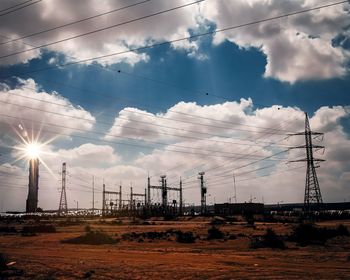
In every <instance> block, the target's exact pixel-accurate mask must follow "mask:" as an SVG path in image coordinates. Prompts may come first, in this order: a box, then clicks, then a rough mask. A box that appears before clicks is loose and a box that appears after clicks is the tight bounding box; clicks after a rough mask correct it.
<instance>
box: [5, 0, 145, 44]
mask: <svg viewBox="0 0 350 280" xmlns="http://www.w3.org/2000/svg"><path fill="white" fill-rule="evenodd" d="M30 1H32V0H30ZM150 1H151V0H145V1H140V2H137V3H134V4H131V5H128V6H124V7H120V8H117V9H113V10H110V11H107V12H104V13H100V14H97V15H94V16H90V17H86V18H83V19H80V20H76V21H73V22H69V23H66V24H63V25H59V26H55V27H52V28H48V29H44V30H41V31H37V32H34V33H31V34H28V35H25V36H21V37H17V38H15V39H12V40H8V41H5V42H1V43H0V45H4V44H8V43H13V42H16V41H19V40H23V39H25V38H29V37H33V36H37V35H39V34H43V33H47V32H50V31H54V30H57V29H61V28H64V27H67V26H70V25H74V24H77V23H81V22H84V21H87V20H90V19H94V18H98V17H101V16H105V15H108V14H112V13H115V12H119V11H122V10H125V9H128V8H131V7H135V6H138V5H141V4H144V3H146V2H150ZM36 47H37V46H35V48H36Z"/></svg>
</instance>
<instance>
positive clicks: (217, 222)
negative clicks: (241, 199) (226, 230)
mask: <svg viewBox="0 0 350 280" xmlns="http://www.w3.org/2000/svg"><path fill="white" fill-rule="evenodd" d="M210 224H211V225H213V226H215V225H224V224H225V219H224V218H221V217H214V218H213V219H212V220H211V222H210Z"/></svg>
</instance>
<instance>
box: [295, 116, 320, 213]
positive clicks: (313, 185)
mask: <svg viewBox="0 0 350 280" xmlns="http://www.w3.org/2000/svg"><path fill="white" fill-rule="evenodd" d="M289 135H290V136H295V135H304V137H305V145H301V146H296V147H292V149H305V150H306V158H304V159H299V160H293V161H291V162H306V163H307V167H306V180H305V195H304V210H305V211H307V212H309V211H310V210H311V208H313V209H315V208H316V209H320V208H321V205H322V203H323V201H322V195H321V190H320V185H319V182H318V179H317V174H316V168H317V167H319V166H318V165H316V166H315V163H318V162H321V161H325V160H323V159H318V158H314V155H313V152H314V149H324V146H320V145H313V144H312V138H313V136H314V137H319V138H321V140H322V139H323V135H324V134H323V133H320V132H313V131H311V129H310V123H309V117H308V115H307V113H306V112H305V131H304V132H300V133H294V134H289Z"/></svg>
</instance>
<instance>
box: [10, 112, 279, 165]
mask: <svg viewBox="0 0 350 280" xmlns="http://www.w3.org/2000/svg"><path fill="white" fill-rule="evenodd" d="M9 117H10V118H16V119H20V118H18V117H13V116H9ZM22 120H23V118H22ZM33 122H36V121H33ZM45 125H50V126H57V127H63V128H66V129H71V130H73V131H84V132H86V130H81V129H77V128H69V127H65V126H60V125H55V124H45ZM33 131H40V132H45V133H49V134H54V135H56V136H58V135H60V136H69V137H72V135H71V134H67V133H57V132H55V131H48V130H43V129H40V130H39V129H33ZM91 133H93V134H101V135H106V134H104V133H97V132H91ZM74 137H76V138H81V139H87V140H92V141H98V142H106V143H113V144H118V145H126V146H133V147H139V148H146V149H158V150H162V151H167V152H176V153H183V154H193V155H201V156H208V157H218V158H222V157H224V158H234V157H232V156H227V155H226V154H227V152H222V153H224V154H223V155H217V154H203V153H196V152H192V151H183V150H174V149H159V148H157V147H154V146H145V145H141V144H133V143H125V142H116V141H109V140H105V139H99V138H92V137H87V136H81V135H74ZM113 137H115V138H118V137H117V136H113ZM119 138H123V139H128V138H126V137H119ZM130 139H131V140H136V139H132V138H130ZM148 142H150V143H156V144H158V145H165V146H175V147H179V148H183V149H186V148H187V149H197V148H196V147H186V146H179V145H175V144H167V143H161V142H151V141H148ZM201 150H203V151H208V152H210V150H205V149H201ZM211 152H221V151H211ZM232 154H237V153H232ZM255 157H260V156H257V155H256V156H255ZM271 160H273V159H271ZM276 160H277V159H276Z"/></svg>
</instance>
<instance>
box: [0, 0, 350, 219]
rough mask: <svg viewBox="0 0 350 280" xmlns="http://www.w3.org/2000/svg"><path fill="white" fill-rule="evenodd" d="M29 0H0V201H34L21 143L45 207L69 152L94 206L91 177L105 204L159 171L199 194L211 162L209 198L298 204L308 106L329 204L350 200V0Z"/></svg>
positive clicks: (78, 192)
mask: <svg viewBox="0 0 350 280" xmlns="http://www.w3.org/2000/svg"><path fill="white" fill-rule="evenodd" d="M23 2H24V1H19V0H18V1H17V0H16V1H10V0H3V1H1V2H0V104H1V105H0V106H1V107H0V108H1V110H0V154H1V156H0V178H1V179H0V211H1V212H3V211H23V210H24V209H25V200H26V197H27V190H28V162H29V160H28V156H26V155H25V151H23V149H24V150H25V148H26V145H25V144H24V140H26V139H35V141H37V142H38V143H39V144H40V149H41V153H40V181H39V206H40V207H41V208H43V209H57V208H58V204H59V191H60V186H61V173H60V172H61V168H62V163H63V162H66V164H67V198H68V206H69V207H75V205H76V202H77V201H78V202H79V207H84V208H90V207H91V205H92V184H93V181H94V185H95V205H96V207H101V200H102V194H101V190H102V184H103V182H104V183H105V185H106V189H108V190H116V189H117V188H119V185H122V187H123V193H124V199H128V198H129V196H128V195H129V192H130V187H131V186H132V187H133V189H134V192H138V193H143V192H144V188H145V187H146V184H147V176H148V175H149V176H150V177H151V182H152V184H160V183H159V176H160V175H163V174H164V175H167V178H168V185H170V186H176V187H177V186H178V185H179V181H180V177H181V178H182V181H183V187H184V199H185V204H186V205H188V204H199V202H200V186H199V180H198V178H197V176H198V172H201V171H204V172H205V182H206V187H207V189H208V196H207V201H208V203H210V204H212V203H218V202H228V201H235V200H236V201H238V202H247V201H254V202H264V203H278V202H279V203H292V202H293V203H302V202H303V200H304V188H305V170H306V166H305V162H291V161H295V160H300V159H303V158H305V150H304V149H302V148H295V149H291V147H297V146H302V145H305V143H304V141H305V140H304V138H303V136H291V135H290V134H293V133H298V132H302V131H303V130H304V127H305V113H304V112H306V113H307V114H308V116H309V118H310V125H311V129H312V130H313V131H316V132H321V133H324V137H323V138H322V137H314V139H313V141H314V144H315V145H323V146H325V148H324V149H314V156H315V157H316V158H319V159H323V160H325V161H323V162H320V163H319V164H317V166H319V167H318V168H317V174H318V179H319V184H320V188H321V193H322V197H323V201H324V202H342V201H350V187H349V185H350V184H349V183H350V149H349V147H350V137H349V136H350V115H349V114H350V95H349V92H350V74H349V67H350V28H349V27H350V17H349V11H350V5H349V3H348V2H347V1H343V2H342V3H340V2H339V3H336V4H335V2H334V1H333V2H332V1H330V0H322V1H320V0H318V1H316V0H295V1H286V0H282V1H281V0H249V1H247V0H236V1H232V0H205V1H189V0H174V1H163V0H147V1H142V0H138V1H134V0H133V1H125V0H124V1H122V0H120V1H119V0H118V1H117V0H103V1H97V0H88V1H85V0H84V1H82V0H76V1H69V0H60V1H58V0H41V1H29V2H26V3H25V4H22V3H23ZM17 4H18V5H17ZM329 4H331V5H329ZM333 4H334V5H333ZM327 5H328V6H327ZM13 6H15V7H13ZM319 6H324V7H323V8H319V9H314V8H316V7H319ZM11 7H13V8H11ZM305 10H310V11H308V12H303V13H299V11H305ZM292 13H295V14H294V15H289V16H288V17H281V18H277V19H276V17H280V16H283V15H287V14H292ZM271 18H275V19H271ZM266 19H269V20H267V21H265V20H266ZM262 20H263V22H261V21H262ZM256 22H259V23H256ZM253 23H254V24H253ZM232 27H234V28H232ZM226 28H231V29H228V30H226V31H222V32H221V31H220V30H222V29H226ZM214 31H217V32H214ZM203 34H206V35H203ZM202 35H203V36H202ZM27 137H28V138H27ZM233 178H235V184H234V180H233ZM234 186H235V187H236V192H235V191H234ZM151 198H152V201H153V202H159V199H160V193H159V192H157V191H154V192H153V193H152V196H151ZM173 199H176V200H178V199H179V197H178V194H177V193H174V192H170V195H169V201H172V200H173Z"/></svg>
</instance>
